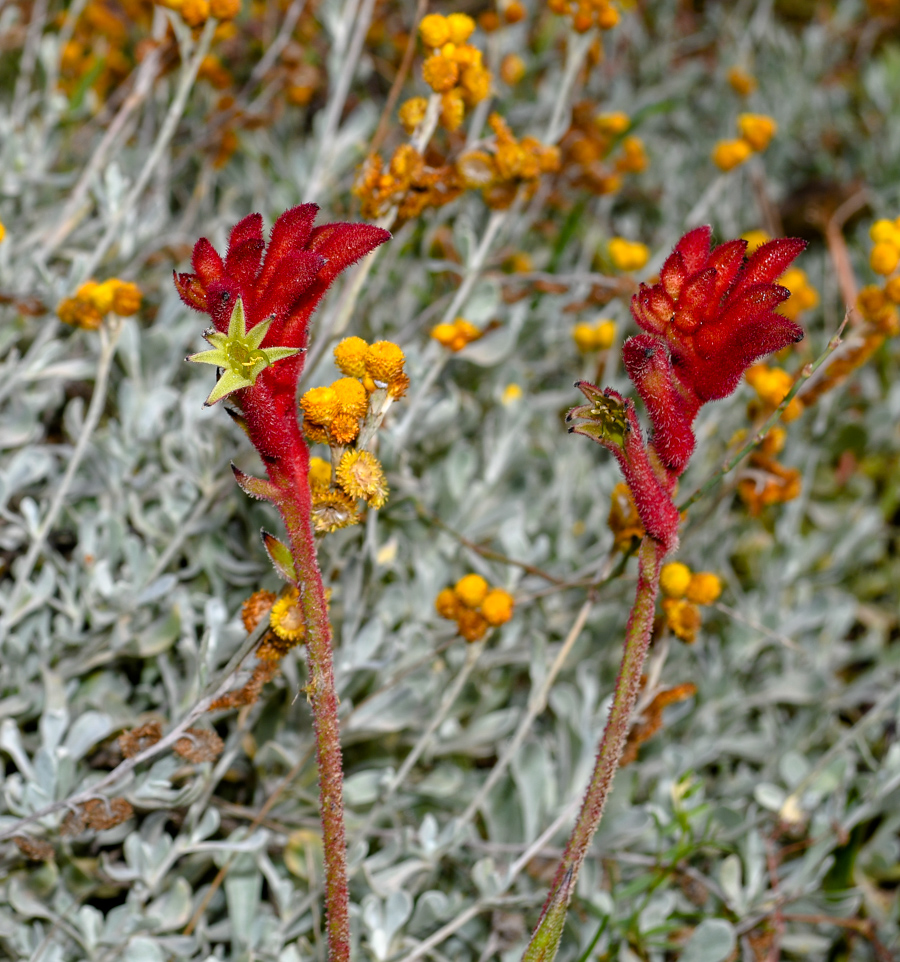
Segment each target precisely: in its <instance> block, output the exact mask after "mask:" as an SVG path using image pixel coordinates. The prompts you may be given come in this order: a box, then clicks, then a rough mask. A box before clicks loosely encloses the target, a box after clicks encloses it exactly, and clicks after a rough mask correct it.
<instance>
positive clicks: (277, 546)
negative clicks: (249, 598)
mask: <svg viewBox="0 0 900 962" xmlns="http://www.w3.org/2000/svg"><path fill="white" fill-rule="evenodd" d="M261 534H262V539H263V544H264V545H265V546H266V551H267V552H268V554H269V560H270V561H271V562H272V564H273V565H274V566H275V570H276V571H277V572H278V574H280V575H281V577H282V578H284V580H285V581H287V582H288V583H289V584H292V585H295V584H296V583H297V571H296V569H295V568H294V559H293V558H292V557H291V550H290V548H288V546H287V545H286V544H284V543H283V542H281V541H279V540H278V538H276V537H275V535H274V534H269V532H268V531H266V530H265V529H263V530H262V532H261Z"/></svg>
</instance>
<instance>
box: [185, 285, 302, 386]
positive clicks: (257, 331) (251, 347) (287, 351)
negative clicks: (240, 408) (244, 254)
mask: <svg viewBox="0 0 900 962" xmlns="http://www.w3.org/2000/svg"><path fill="white" fill-rule="evenodd" d="M273 320H274V318H272V317H267V318H266V319H265V320H264V321H260V322H259V324H257V325H256V327H253V328H251V329H250V330H249V331H248V330H247V319H246V317H245V316H244V302H243V301H242V300H241V298H238V299H237V301H236V302H235V305H234V310H233V311H232V312H231V319H230V320H229V322H228V333H227V334H222V333H221V332H220V331H206V333H205V334H204V335H203V336H204V337H205V338H206V340H207V341H209V343H210V344H212V346H213V350H211V351H201V352H200V353H199V354H192V355H191V356H190V357H189V358H188V360H189V361H197V362H198V363H199V364H215V365H216V367H220V368H223V369H224V373H223V374H222V376H221V377H220V378H219V380H218V381H216V386H215V387H214V388H213V389H212V391H211V392H210V395H209V397H208V398H207V399H206V402H205V403H206V404H207V405H209V404H215V403H216V401H221V400H222V398H223V397H226V396H227V395H229V394H231V393H232V392H233V391H239V390H240V389H241V388H244V387H250V386H251V385H253V384H255V383H256V379H257V378H258V377H259V375H260V373H261V372H262V371H264V370H265V369H266V368H267V367H268V366H269V365H270V364H274V363H275V362H276V361H282V360H284V359H285V358H286V357H293V356H294V355H295V354H299V353H300V350H301V349H300V348H299V347H266V348H261V347H260V346H259V345H260V344H262V342H263V338H264V337H265V336H266V334H267V333H268V331H269V327H270V326H271V324H272V321H273Z"/></svg>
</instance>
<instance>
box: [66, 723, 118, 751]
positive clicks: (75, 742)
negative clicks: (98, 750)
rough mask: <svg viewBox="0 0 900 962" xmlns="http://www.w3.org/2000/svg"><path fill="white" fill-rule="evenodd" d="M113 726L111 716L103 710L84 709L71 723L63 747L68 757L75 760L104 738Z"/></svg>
mask: <svg viewBox="0 0 900 962" xmlns="http://www.w3.org/2000/svg"><path fill="white" fill-rule="evenodd" d="M114 727H115V726H114V723H113V720H112V718H110V716H109V715H107V714H106V713H105V712H100V711H86V712H85V713H84V714H83V715H79V716H78V717H77V718H76V719H75V721H74V722H73V723H72V725H71V727H70V728H69V730H68V732H67V733H66V738H65V741H64V742H63V747H64V748H65V750H66V752H67V753H68V755H69V757H70V758H72V759H74V760H77V759H79V758H82V757H83V756H84V755H85V754H86V753H87V752H88V751H89V750H90V749H91V748H93V747H94V745H96V744H97V743H98V742H100V741H102V740H103V739H104V738H106V736H107V735H109V733H110V732H111V731H112V730H113V728H114Z"/></svg>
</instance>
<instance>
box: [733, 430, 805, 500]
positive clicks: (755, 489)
mask: <svg viewBox="0 0 900 962" xmlns="http://www.w3.org/2000/svg"><path fill="white" fill-rule="evenodd" d="M769 437H770V438H772V443H771V444H769V445H766V446H765V449H760V450H758V451H754V452H753V454H752V455H751V456H750V467H751V468H752V469H753V472H754V474H753V476H752V477H745V478H741V480H740V481H738V486H737V491H738V494H739V495H740V498H741V500H742V501H743V502H744V503H745V504H746V505H747V507H748V508H749V510H750V514H751V515H752V516H753V517H757V516H758V515H759V514H760V513H761V512H762V510H763V508H766V507H768V506H770V505H773V504H784V503H785V502H787V501H793V500H794V498H796V497H798V496H799V495H800V491H801V480H802V479H801V475H800V472H799V471H798V470H797V469H796V468H786V467H785V466H784V465H783V464H779V463H778V461H776V460H775V459H774V458H772V457H769V455H768V453H767V451H768V450H772V451H777V450H778V449H779V448H780V445H781V444H783V441H784V435H783V434H780V433H778V432H777V431H775V430H773V431H772V432H770V435H769ZM766 441H767V442H768V441H769V438H767V439H766ZM764 444H765V442H764Z"/></svg>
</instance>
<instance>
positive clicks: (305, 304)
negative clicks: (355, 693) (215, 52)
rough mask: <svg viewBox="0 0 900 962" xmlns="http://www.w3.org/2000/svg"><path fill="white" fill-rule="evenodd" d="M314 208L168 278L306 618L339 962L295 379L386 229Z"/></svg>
mask: <svg viewBox="0 0 900 962" xmlns="http://www.w3.org/2000/svg"><path fill="white" fill-rule="evenodd" d="M317 210H318V208H317V207H316V205H314V204H304V205H302V206H300V207H295V208H293V209H291V210H289V211H286V212H285V213H284V214H282V215H281V217H279V218H278V220H277V221H276V222H275V224H274V225H273V227H272V231H271V234H270V237H269V242H268V245H267V244H266V241H265V240H264V238H263V232H262V217H261V216H260V215H259V214H251V215H250V216H248V217H245V218H244V219H243V220H242V221H240V223H238V224H237V225H236V226H235V227H234V229H233V230H232V232H231V236H230V239H229V244H228V251H227V253H226V256H225V258H224V259H223V258H222V257H221V256H220V255H219V254H218V253H217V252H216V250H215V249H214V248H213V246H212V244H211V243H210V242H209V241H208V240H207V239H206V238H201V239H200V240H199V241H198V242H197V244H196V245H195V247H194V252H193V258H192V266H193V273H185V274H176V275H175V286H176V287H177V289H178V293H179V294H180V295H181V298H182V300H183V301H184V302H185V304H187V305H188V306H189V307H191V308H193V309H194V310H197V311H201V312H203V313H205V314H207V315H209V317H210V319H211V321H212V328H211V329H210V330H208V331H207V332H206V338H207V340H208V341H209V342H210V344H211V345H212V347H211V349H210V350H208V351H202V352H200V353H199V354H195V355H193V356H192V357H191V358H190V360H193V361H196V362H199V363H206V364H212V365H215V366H216V367H217V368H218V369H219V372H220V373H219V377H218V379H217V381H216V385H215V387H214V388H213V390H212V392H211V393H210V395H209V397H208V398H207V401H206V403H207V404H215V403H217V402H218V401H221V400H222V399H223V398H226V397H227V398H228V399H229V403H230V404H231V407H230V408H229V414H231V415H232V417H234V418H235V419H236V420H237V421H238V422H239V423H240V424H241V426H242V427H243V428H244V430H245V431H246V432H247V435H248V436H249V438H250V440H251V442H252V443H253V446H254V447H255V448H256V450H257V451H258V452H259V455H260V457H261V459H262V462H263V464H264V466H265V469H266V475H267V477H266V478H251V477H249V476H248V475H245V474H244V473H243V472H241V471H239V470H238V469H236V468H235V469H234V473H235V478H236V480H237V481H238V483H239V484H240V485H241V487H242V488H243V489H244V491H246V492H247V494H249V495H251V496H252V497H255V498H261V499H264V500H267V501H270V502H271V503H272V504H273V505H274V506H275V507H276V508H277V510H278V512H279V514H280V515H281V518H282V521H283V522H284V526H285V530H286V532H287V536H288V540H287V544H284V543H282V542H280V541H279V540H278V539H276V538H275V537H273V536H272V535H269V534H265V535H264V541H265V544H266V548H267V550H268V552H269V555H270V557H271V558H272V561H273V563H274V564H275V566H276V568H277V569H278V571H279V572H280V573H281V574H282V575H283V576H284V577H285V578H286V579H287V580H288V581H289V582H291V583H292V584H293V585H294V586H295V587H296V588H297V591H298V593H299V602H300V606H301V609H302V612H303V616H304V619H305V623H306V635H305V637H306V647H307V658H308V663H309V684H308V687H307V694H308V698H309V702H310V705H311V707H312V714H313V719H314V724H315V732H316V757H317V764H318V772H319V797H320V811H321V819H322V830H323V841H324V852H325V875H326V893H325V901H326V912H327V928H328V944H329V957H330V958H331V959H332V960H333V962H347V960H349V958H350V924H349V905H348V890H347V856H346V842H345V834H344V805H343V773H342V760H341V743H340V727H339V722H338V712H337V708H338V700H337V695H336V692H335V684H334V666H333V657H332V637H331V626H330V624H329V620H328V604H327V598H326V593H325V588H324V585H323V583H322V576H321V572H320V570H319V565H318V560H317V557H316V542H315V531H314V524H313V518H312V508H313V502H312V494H311V491H310V479H309V472H310V457H309V448H308V446H307V443H306V440H305V438H304V436H303V432H302V430H301V426H300V423H299V421H298V408H297V382H298V379H299V377H300V374H301V372H302V370H303V363H304V355H305V352H306V346H307V334H308V326H309V320H310V317H311V315H312V312H313V310H314V309H315V307H316V305H317V304H318V302H319V301H320V300H321V298H322V296H323V295H324V293H325V292H326V291H327V289H328V287H329V286H330V284H331V283H332V281H333V280H334V279H335V277H337V275H338V274H339V273H340V272H341V271H343V270H344V269H345V268H346V267H349V266H350V265H351V264H353V263H354V262H355V261H357V260H359V259H360V258H362V257H364V256H365V255H366V254H368V253H369V252H370V251H372V250H374V249H375V248H376V247H378V245H379V244H382V243H384V241H386V240H388V239H389V237H390V234H389V233H388V232H387V231H386V230H382V229H381V228H379V227H374V226H371V225H367V224H344V223H339V224H324V225H321V226H319V227H314V226H313V224H314V220H315V217H316V213H317Z"/></svg>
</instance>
